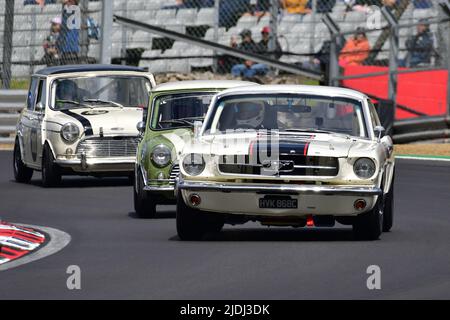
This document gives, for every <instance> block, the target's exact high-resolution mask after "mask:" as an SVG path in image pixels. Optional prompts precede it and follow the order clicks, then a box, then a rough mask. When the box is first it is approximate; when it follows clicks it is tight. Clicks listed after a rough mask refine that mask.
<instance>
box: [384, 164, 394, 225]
mask: <svg viewBox="0 0 450 320" xmlns="http://www.w3.org/2000/svg"><path fill="white" fill-rule="evenodd" d="M394 183H395V171H394V176H393V177H392V182H391V188H390V189H389V192H388V193H387V194H386V197H385V204H384V212H383V232H389V231H391V229H392V226H393V225H394Z"/></svg>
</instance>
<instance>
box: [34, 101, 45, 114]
mask: <svg viewBox="0 0 450 320" xmlns="http://www.w3.org/2000/svg"><path fill="white" fill-rule="evenodd" d="M34 110H35V111H36V112H39V113H43V112H44V111H45V106H44V105H43V103H42V102H38V103H37V104H36V107H35V108H34Z"/></svg>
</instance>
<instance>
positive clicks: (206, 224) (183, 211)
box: [177, 192, 224, 241]
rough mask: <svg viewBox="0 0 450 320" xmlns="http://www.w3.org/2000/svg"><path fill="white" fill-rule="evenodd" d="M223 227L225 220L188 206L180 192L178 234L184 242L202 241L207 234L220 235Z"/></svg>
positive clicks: (178, 200)
mask: <svg viewBox="0 0 450 320" xmlns="http://www.w3.org/2000/svg"><path fill="white" fill-rule="evenodd" d="M223 226H224V221H223V219H220V218H218V217H215V216H212V215H208V214H206V213H202V211H200V210H196V209H193V208H191V207H189V206H187V205H186V204H185V203H184V200H183V196H182V195H181V192H178V196H177V233H178V237H179V238H180V239H181V240H182V241H196V240H202V238H203V237H204V236H205V235H206V234H207V233H219V232H220V231H221V230H222V228H223Z"/></svg>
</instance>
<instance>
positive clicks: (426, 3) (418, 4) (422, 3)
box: [413, 0, 433, 9]
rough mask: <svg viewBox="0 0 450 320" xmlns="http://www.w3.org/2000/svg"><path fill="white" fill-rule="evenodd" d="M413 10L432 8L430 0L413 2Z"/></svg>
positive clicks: (415, 0) (414, 0)
mask: <svg viewBox="0 0 450 320" xmlns="http://www.w3.org/2000/svg"><path fill="white" fill-rule="evenodd" d="M413 4H414V8H416V9H428V8H432V7H433V2H432V1H431V0H413Z"/></svg>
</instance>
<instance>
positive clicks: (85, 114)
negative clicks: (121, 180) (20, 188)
mask: <svg viewBox="0 0 450 320" xmlns="http://www.w3.org/2000/svg"><path fill="white" fill-rule="evenodd" d="M154 86H155V80H154V78H153V76H152V75H151V74H149V73H147V72H145V71H144V70H142V69H139V68H135V67H127V66H114V65H73V66H58V67H50V68H46V69H43V70H41V71H39V72H37V73H36V74H35V75H33V76H32V77H31V85H30V89H29V92H28V97H27V102H26V108H25V109H24V110H23V111H22V114H21V117H20V119H19V123H18V124H17V138H16V142H15V147H14V176H15V179H16V180H17V181H18V182H22V183H27V182H29V181H30V180H31V178H32V176H33V171H42V182H43V185H44V186H45V187H51V186H57V185H58V184H59V183H60V181H61V176H62V175H66V174H76V175H94V176H104V175H130V176H131V175H132V173H133V171H134V163H135V159H136V148H137V144H138V137H139V132H138V129H137V124H138V123H139V122H140V121H142V118H143V110H144V109H147V108H148V101H149V95H150V91H151V89H152V87H154Z"/></svg>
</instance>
